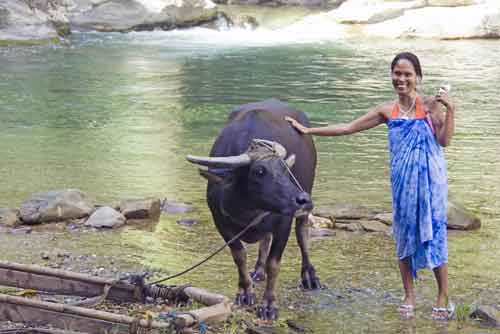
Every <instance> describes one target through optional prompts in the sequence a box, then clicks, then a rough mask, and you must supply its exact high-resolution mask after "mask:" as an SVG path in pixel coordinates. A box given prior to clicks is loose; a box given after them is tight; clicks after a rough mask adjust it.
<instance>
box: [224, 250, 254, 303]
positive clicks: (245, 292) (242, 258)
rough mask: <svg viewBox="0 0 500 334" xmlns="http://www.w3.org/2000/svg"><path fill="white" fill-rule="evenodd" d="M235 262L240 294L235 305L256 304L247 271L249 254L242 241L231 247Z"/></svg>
mask: <svg viewBox="0 0 500 334" xmlns="http://www.w3.org/2000/svg"><path fill="white" fill-rule="evenodd" d="M229 247H230V248H231V254H232V255H233V260H234V263H235V264H236V266H237V267H238V292H237V293H236V298H235V301H234V303H235V304H236V305H253V304H255V294H254V293H253V291H252V278H251V277H250V274H249V273H248V269H247V252H246V250H245V247H244V246H243V244H242V243H241V242H240V241H235V242H233V243H232V244H231V245H230V246H229Z"/></svg>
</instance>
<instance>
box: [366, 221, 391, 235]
mask: <svg viewBox="0 0 500 334" xmlns="http://www.w3.org/2000/svg"><path fill="white" fill-rule="evenodd" d="M359 224H360V225H361V226H362V227H363V229H364V230H365V231H366V232H381V233H385V234H391V228H390V227H389V226H387V225H386V224H384V223H381V222H379V221H376V220H360V221H359Z"/></svg>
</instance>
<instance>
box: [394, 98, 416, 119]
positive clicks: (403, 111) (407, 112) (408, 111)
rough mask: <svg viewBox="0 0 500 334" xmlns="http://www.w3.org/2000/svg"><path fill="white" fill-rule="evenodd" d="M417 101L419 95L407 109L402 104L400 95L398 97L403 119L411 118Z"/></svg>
mask: <svg viewBox="0 0 500 334" xmlns="http://www.w3.org/2000/svg"><path fill="white" fill-rule="evenodd" d="M416 101H417V96H415V98H414V99H413V102H412V103H411V105H410V107H409V108H408V109H406V110H405V109H404V108H403V107H402V106H401V103H399V97H398V101H397V104H398V108H399V113H400V114H401V118H403V119H408V118H409V115H410V113H411V112H412V110H413V108H414V107H415V102H416Z"/></svg>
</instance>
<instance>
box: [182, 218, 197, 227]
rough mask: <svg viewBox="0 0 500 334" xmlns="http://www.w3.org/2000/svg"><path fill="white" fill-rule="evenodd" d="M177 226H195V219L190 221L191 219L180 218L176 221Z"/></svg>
mask: <svg viewBox="0 0 500 334" xmlns="http://www.w3.org/2000/svg"><path fill="white" fill-rule="evenodd" d="M177 224H179V225H184V226H193V225H197V224H198V221H197V220H196V219H191V218H181V219H177Z"/></svg>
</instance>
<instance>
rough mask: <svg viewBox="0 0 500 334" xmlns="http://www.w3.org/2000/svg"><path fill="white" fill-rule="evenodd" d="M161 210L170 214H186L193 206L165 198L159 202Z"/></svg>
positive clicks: (191, 210)
mask: <svg viewBox="0 0 500 334" xmlns="http://www.w3.org/2000/svg"><path fill="white" fill-rule="evenodd" d="M161 210H162V211H165V212H166V213H171V214H186V213H190V212H193V211H194V208H193V206H192V205H190V204H186V203H181V202H176V201H169V200H167V199H166V198H165V199H164V200H163V202H162V204H161Z"/></svg>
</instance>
